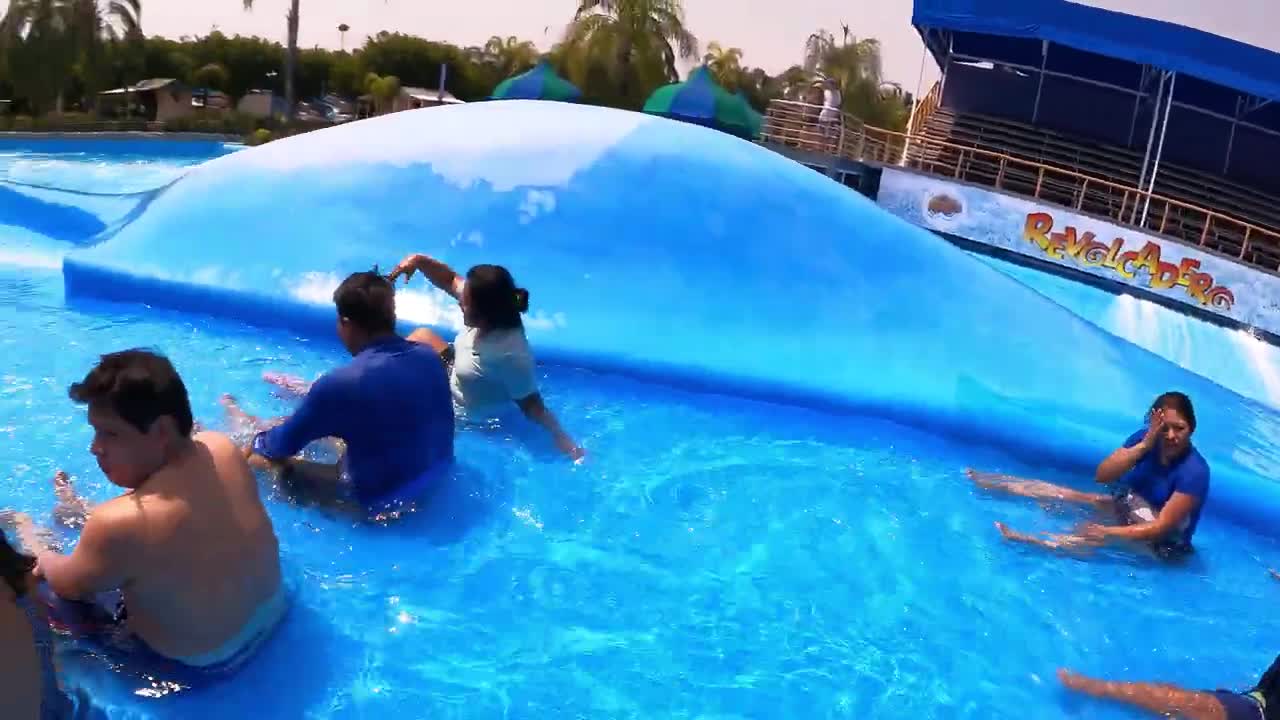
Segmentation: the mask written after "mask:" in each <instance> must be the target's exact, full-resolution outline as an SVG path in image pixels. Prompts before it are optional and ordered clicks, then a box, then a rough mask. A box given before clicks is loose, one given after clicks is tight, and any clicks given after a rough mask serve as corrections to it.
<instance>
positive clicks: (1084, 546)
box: [965, 468, 1115, 552]
mask: <svg viewBox="0 0 1280 720" xmlns="http://www.w3.org/2000/svg"><path fill="white" fill-rule="evenodd" d="M965 475H968V476H969V479H970V480H972V481H973V483H974V484H975V485H977V486H978V487H980V488H982V489H984V490H994V491H998V492H1004V493H1007V494H1009V495H1017V496H1019V497H1025V498H1031V499H1033V500H1040V501H1042V505H1043V504H1044V502H1064V503H1071V504H1073V505H1083V506H1085V507H1089V508H1093V509H1095V510H1105V509H1107V508H1111V507H1113V506H1114V503H1115V500H1114V498H1112V497H1111V496H1110V495H1108V494H1105V493H1087V492H1081V491H1080V490H1075V489H1072V488H1069V487H1063V486H1062V485H1054V484H1053V483H1048V482H1045V481H1043V480H1028V479H1025V478H1019V477H1014V476H1012V475H1000V474H998V473H987V472H980V471H978V470H974V469H973V468H968V469H966V470H965ZM996 529H997V530H999V531H1000V534H1001V535H1002V536H1004V538H1005V539H1006V540H1012V541H1014V542H1020V543H1026V544H1028V545H1035V546H1038V547H1042V548H1046V549H1049V550H1067V551H1075V552H1080V551H1087V550H1090V549H1092V548H1093V547H1095V546H1096V543H1092V542H1088V541H1085V540H1084V539H1082V538H1080V537H1077V536H1074V535H1055V534H1050V533H1045V534H1044V536H1043V537H1037V536H1035V535H1031V534H1028V533H1023V532H1018V531H1016V530H1013V529H1010V528H1009V526H1008V525H1005V524H1004V523H1002V522H997V523H996Z"/></svg>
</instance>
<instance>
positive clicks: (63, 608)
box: [35, 585, 288, 686]
mask: <svg viewBox="0 0 1280 720" xmlns="http://www.w3.org/2000/svg"><path fill="white" fill-rule="evenodd" d="M35 597H36V598H38V600H39V601H40V602H42V603H43V604H44V605H45V608H46V610H47V617H48V620H49V626H50V627H51V628H52V629H53V630H54V631H55V632H57V633H59V634H61V635H64V636H67V637H69V638H71V639H72V641H73V643H82V644H83V646H82V647H83V649H85V650H87V651H88V652H90V653H93V654H98V655H106V656H107V657H108V658H110V659H112V660H114V661H117V662H118V663H119V664H120V665H122V666H124V667H126V668H129V669H130V670H132V671H135V672H141V673H145V674H147V675H152V676H157V677H163V678H165V679H168V680H172V681H174V682H177V683H180V684H182V685H187V686H192V685H200V684H205V683H207V682H209V681H211V680H213V679H216V678H219V677H226V676H229V675H232V674H234V673H235V672H237V671H238V670H239V669H240V668H241V667H242V666H244V665H245V663H247V662H248V661H249V660H250V659H251V658H252V657H253V656H254V655H255V654H256V653H257V651H258V649H259V648H260V647H261V646H262V645H263V644H264V643H265V642H266V641H267V639H268V638H270V636H271V635H272V634H273V633H274V631H275V629H276V627H277V626H278V625H279V624H280V622H281V621H282V619H283V617H284V614H285V613H286V611H287V609H288V601H287V593H286V592H285V590H284V587H283V586H282V587H281V589H280V591H279V592H278V593H277V594H276V596H275V597H273V598H272V599H271V600H269V601H268V602H266V603H263V605H262V606H261V607H260V608H259V610H258V612H257V613H255V615H254V617H252V618H251V619H250V620H249V622H248V623H246V626H245V629H244V630H243V631H241V632H240V633H239V634H238V635H237V636H236V637H235V638H232V639H231V640H230V641H228V642H227V643H226V644H225V646H224V648H222V649H219V650H217V651H214V652H210V653H205V654H204V655H201V656H197V657H190V658H181V659H175V658H170V657H167V656H164V655H161V654H160V653H157V652H156V651H154V650H152V649H151V648H150V647H149V646H147V644H146V643H145V642H143V641H142V639H141V638H139V637H138V636H136V635H134V634H133V633H132V632H130V631H129V629H128V627H127V620H128V610H127V608H125V605H124V600H123V597H122V595H121V594H120V593H119V592H118V591H113V592H106V593H100V594H99V595H98V596H97V597H95V598H94V599H93V600H92V601H87V602H86V601H78V600H66V599H64V598H61V597H58V596H57V595H56V594H54V592H53V591H52V590H50V589H49V588H48V586H47V585H41V586H40V589H39V590H38V591H37V592H36V593H35Z"/></svg>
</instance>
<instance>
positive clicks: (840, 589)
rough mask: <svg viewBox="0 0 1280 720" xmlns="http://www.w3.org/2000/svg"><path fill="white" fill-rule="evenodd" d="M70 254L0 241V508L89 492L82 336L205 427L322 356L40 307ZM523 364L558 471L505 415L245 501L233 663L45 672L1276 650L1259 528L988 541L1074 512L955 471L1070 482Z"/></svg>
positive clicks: (284, 677)
mask: <svg viewBox="0 0 1280 720" xmlns="http://www.w3.org/2000/svg"><path fill="white" fill-rule="evenodd" d="M115 171H116V172H119V173H120V174H121V175H124V174H128V173H130V172H132V171H133V169H132V168H129V167H128V166H121V167H119V168H116V170H115ZM122 182H125V181H122ZM69 247H70V245H69V244H68V243H59V242H54V241H50V240H48V239H47V238H43V237H39V236H36V235H33V234H30V233H14V232H10V230H9V229H4V228H0V248H3V249H5V250H6V251H7V252H10V253H11V255H13V256H14V257H16V258H17V260H16V261H13V262H6V261H4V259H3V257H2V256H0V357H2V358H4V360H3V364H2V365H0V438H2V439H3V443H0V468H5V469H7V477H8V478H9V481H8V482H6V483H4V484H2V485H0V507H17V508H21V509H23V510H26V511H28V512H31V513H33V514H34V515H35V516H36V517H38V518H47V517H48V514H49V510H50V508H51V507H52V496H51V493H50V492H49V484H48V483H49V479H50V478H51V476H52V473H53V471H54V470H55V469H57V468H59V467H62V468H65V469H67V470H68V471H70V472H71V473H72V474H74V475H76V476H77V477H78V478H79V480H80V482H81V487H82V488H83V489H84V490H85V491H86V492H87V493H88V494H90V495H91V496H93V497H95V498H98V499H102V498H105V497H108V496H109V494H110V493H111V488H109V487H108V486H107V485H106V483H105V481H104V480H103V479H101V478H100V477H98V476H97V474H96V472H95V471H94V470H93V463H92V461H91V460H90V458H89V455H88V453H87V452H86V448H87V445H88V441H89V434H88V432H87V430H86V428H85V427H84V425H83V420H82V414H81V413H82V411H81V410H80V409H79V408H76V407H75V406H73V405H72V404H71V403H70V402H69V401H68V400H67V399H66V396H65V389H66V386H67V385H68V384H69V383H70V382H72V381H73V380H75V379H78V378H79V377H80V375H81V374H82V373H83V372H84V370H85V369H86V368H87V367H88V366H89V365H90V364H91V363H92V362H93V359H94V358H95V356H96V355H97V354H98V353H100V352H103V351H107V350H112V349H118V348H120V347H124V346H130V345H149V346H154V347H158V348H160V349H163V350H165V351H166V352H168V353H169V354H170V355H171V356H172V357H173V359H174V361H175V363H176V364H177V366H178V368H179V369H180V370H181V371H182V372H183V374H184V376H185V377H186V379H187V381H188V386H189V388H190V390H191V393H192V398H193V402H194V405H195V408H196V412H197V415H198V416H199V417H200V419H202V420H204V421H206V422H207V423H209V424H212V425H217V424H219V422H220V417H221V416H220V414H219V407H218V405H217V398H218V396H219V394H220V393H222V392H227V391H230V392H233V393H235V394H237V395H238V396H239V397H240V398H241V400H242V401H243V402H244V403H245V404H246V406H248V407H249V408H251V409H255V410H258V411H260V412H263V413H264V414H265V413H267V412H284V411H286V410H287V405H286V404H284V402H283V401H280V400H278V399H276V398H273V397H272V396H271V395H270V393H269V392H268V390H267V388H266V387H265V386H264V385H263V384H262V383H261V382H260V380H259V377H260V375H261V373H262V372H263V371H264V370H268V369H271V370H286V371H293V372H296V373H299V374H302V375H306V376H310V375H314V374H316V373H318V372H321V371H322V370H324V369H325V368H327V367H330V366H332V365H333V364H334V363H337V362H341V361H342V359H343V358H342V354H341V352H340V351H339V350H338V349H337V347H336V346H335V345H333V344H330V343H328V342H325V341H324V340H323V339H322V338H309V339H306V340H301V339H299V338H296V337H293V336H291V335H290V334H288V333H285V332H281V331H273V330H262V329H253V328H249V327H245V326H241V325H237V324H233V323H229V322H221V321H212V320H207V319H197V318H193V317H191V316H184V315H179V314H174V313H170V312H164V311H158V310H152V309H147V308H143V307H138V306H118V305H109V304H104V303H100V302H95V301H89V300H76V301H75V302H73V303H71V304H68V302H67V300H66V299H65V297H64V295H63V288H62V282H61V275H60V273H59V272H58V269H57V268H58V258H59V257H60V254H61V253H63V252H65V251H66V250H67V249H69ZM543 372H544V378H543V382H544V388H545V390H546V392H547V395H548V401H549V403H550V404H551V406H552V407H554V408H555V409H556V410H557V411H558V412H559V413H560V415H561V417H562V419H563V421H564V423H565V424H566V426H567V427H568V428H570V429H571V430H572V431H573V432H575V433H576V434H578V435H579V436H581V438H582V439H583V442H584V444H585V445H586V446H587V448H588V449H589V452H590V458H589V462H587V463H586V464H584V465H581V466H577V467H574V466H571V465H568V464H566V463H564V462H563V461H561V460H560V459H559V458H557V457H556V456H555V455H554V454H553V453H551V452H550V450H549V449H548V448H547V447H545V446H544V444H543V442H542V440H541V438H540V437H539V436H538V434H536V433H529V432H527V431H526V430H525V429H524V428H522V427H521V426H515V427H506V428H498V429H495V430H487V431H486V430H479V429H468V430H466V431H464V432H463V433H462V434H461V435H460V437H459V440H458V453H459V456H460V457H462V458H464V459H465V462H466V464H467V466H468V472H467V473H465V474H464V475H463V476H462V478H463V479H462V480H461V481H459V482H457V483H456V484H455V485H453V486H451V487H450V488H448V490H447V492H446V494H445V499H446V501H445V502H442V503H440V505H439V506H438V507H435V508H432V509H430V510H427V511H423V512H421V513H419V514H418V515H416V516H414V517H412V518H410V519H409V520H408V521H405V522H402V523H400V524H398V525H394V526H390V527H376V526H364V525H353V524H351V523H349V522H346V521H341V520H338V519H334V518H328V517H324V516H320V515H317V514H315V513H313V512H309V511H303V510H300V509H297V508H294V507H291V506H289V505H287V504H285V503H283V502H281V501H278V500H274V499H273V500H271V501H270V502H269V509H270V512H271V514H272V517H273V519H274V521H275V523H276V528H277V532H278V533H279V535H280V537H281V541H282V547H283V550H284V553H285V558H286V567H287V572H288V576H289V578H290V581H291V583H292V584H293V585H294V586H295V587H296V589H297V606H296V610H295V612H294V613H293V615H292V616H291V617H290V619H289V621H288V622H287V624H286V626H285V627H284V628H283V630H282V632H281V633H280V635H278V636H277V638H276V639H275V640H274V641H273V643H272V644H271V645H270V646H269V647H268V648H267V649H266V650H265V651H264V652H263V654H262V655H261V656H259V657H258V658H257V659H256V660H255V662H254V663H253V664H252V665H251V666H250V667H248V668H247V669H246V670H245V671H244V672H243V673H241V674H240V675H239V676H237V677H236V678H235V680H234V681H232V682H230V683H227V684H224V685H221V686H219V687H216V688H208V689H203V690H193V691H188V692H181V693H176V694H170V695H167V696H165V697H161V698H152V697H147V695H150V694H157V693H155V692H154V690H155V688H153V687H152V686H151V685H150V684H148V683H145V682H141V681H139V680H138V679H137V678H133V677H130V676H128V675H127V674H124V673H113V672H110V671H108V670H106V669H104V668H103V667H101V666H99V665H98V664H96V663H95V662H93V661H92V660H91V659H84V658H80V659H77V658H66V659H65V662H66V668H67V673H68V677H69V678H70V680H71V682H73V683H75V684H80V685H84V686H87V687H88V688H90V689H91V691H92V692H93V694H94V695H95V696H96V697H97V698H98V699H99V701H100V702H102V703H103V704H104V705H106V706H107V708H108V711H109V714H110V716H111V717H112V718H125V717H145V718H215V717H218V718H220V717H226V716H228V715H230V714H231V713H241V714H242V715H243V716H246V717H264V718H298V717H305V718H315V719H318V720H322V719H323V720H327V719H328V718H376V717H383V716H390V717H403V718H451V717H457V718H463V717H465V718H544V717H583V718H606V717H607V718H653V717H672V718H773V717H788V718H790V717H824V718H826V717H832V718H841V717H849V718H863V717H876V718H886V719H889V720H896V719H898V718H901V719H904V720H905V719H906V718H1027V717H1036V718H1041V717H1043V718H1058V717H1062V718H1103V719H1104V720H1105V719H1109V718H1128V717H1138V716H1136V715H1132V714H1128V713H1125V712H1120V711H1115V710H1113V709H1110V708H1106V707H1102V706H1098V705H1095V704H1092V703H1087V702H1082V701H1079V700H1074V699H1069V698H1066V697H1065V696H1064V695H1063V694H1062V693H1061V692H1060V691H1059V690H1058V689H1057V686H1056V682H1055V680H1054V679H1053V672H1054V669H1055V668H1056V667H1058V666H1059V665H1064V664H1065V665H1069V666H1072V667H1075V668H1077V669H1080V670H1082V671H1086V672H1092V673H1098V674H1102V675H1109V676H1117V677H1127V678H1152V679H1163V680H1173V681H1177V682H1180V683H1185V684H1189V685H1192V686H1208V687H1217V686H1227V687H1234V686H1242V685H1246V684H1248V683H1251V682H1252V681H1253V680H1254V679H1255V677H1256V675H1257V673H1258V672H1260V671H1261V669H1263V668H1264V667H1265V665H1266V664H1267V663H1268V662H1269V661H1270V660H1271V658H1272V657H1274V653H1275V651H1276V648H1275V645H1274V641H1273V640H1274V637H1275V634H1276V629H1277V628H1276V624H1277V621H1276V620H1275V619H1274V618H1275V614H1274V613H1271V612H1269V611H1268V608H1269V607H1271V606H1272V605H1273V604H1274V603H1275V601H1276V600H1277V598H1280V583H1275V582H1274V581H1271V580H1269V579H1268V578H1267V577H1266V575H1265V568H1266V567H1267V566H1268V565H1275V564H1276V563H1277V562H1280V543H1277V541H1276V540H1274V539H1272V538H1268V537H1263V536H1259V535H1255V534H1252V533H1250V532H1247V531H1245V530H1242V529H1240V528H1239V527H1237V526H1235V525H1232V524H1228V523H1225V522H1222V521H1220V520H1217V519H1213V518H1209V519H1206V522H1205V523H1204V524H1203V525H1202V529H1201V531H1200V533H1199V534H1198V536H1197V541H1198V544H1199V546H1200V549H1201V552H1200V553H1199V556H1198V558H1197V559H1196V561H1195V562H1194V563H1193V564H1192V565H1191V566H1190V567H1189V568H1183V569H1172V568H1167V567H1162V566H1159V565H1154V564H1151V563H1147V562H1143V561H1140V560H1133V559H1129V558H1126V557H1122V556H1103V557H1100V558H1096V559H1094V560H1093V561H1089V562H1082V561H1076V560H1068V559H1059V558H1052V557H1049V556H1046V555H1043V554H1040V553H1036V552H1031V551H1026V550H1022V549H1017V548H1012V547H1009V546H1007V545H1005V544H1004V543H1002V542H1000V541H999V539H998V536H997V535H996V533H995V532H994V530H993V528H992V524H991V523H992V521H993V520H996V519H1003V520H1006V521H1007V522H1009V523H1010V524H1011V525H1013V526H1015V527H1020V528H1025V529H1030V530H1038V529H1059V528H1065V527H1067V526H1069V525H1070V524H1071V523H1072V522H1073V521H1074V520H1076V519H1078V516H1075V515H1072V514H1070V513H1051V514H1046V513H1045V512H1043V511H1042V510H1041V509H1040V508H1038V507H1036V506H1035V505H1034V504H1030V503H1022V502H1017V501H1008V500H1003V499H998V498H990V497H986V496H983V495H981V494H978V493H976V492H975V491H974V490H973V489H972V488H971V487H970V486H969V485H968V483H967V481H966V480H965V479H964V477H963V476H962V474H961V471H962V469H963V468H964V467H965V466H966V465H975V466H979V467H984V468H989V469H1000V470H1005V471H1008V472H1013V473H1020V474H1032V473H1034V474H1036V475H1038V476H1040V477H1044V478H1046V479H1050V480H1063V481H1067V482H1075V483H1077V484H1080V483H1081V479H1080V478H1078V477H1074V478H1073V477H1069V476H1066V475H1064V474H1062V473H1060V472H1057V471H1055V470H1053V469H1052V468H1048V467H1042V466H1039V465H1038V464H1035V463H1028V462H1026V461H1016V460H1014V459H1012V458H1010V457H1009V456H1006V455H1004V454H1002V453H1000V452H998V451H995V450H992V449H989V448H986V447H984V446H983V445H982V443H981V442H980V441H978V440H970V441H965V442H961V441H958V440H954V439H948V438H944V437H940V436H936V435H932V434H928V433H925V432H922V431H919V430H915V429H912V428H910V427H907V426H903V425H897V424H893V423H889V422H885V421H881V420H876V419H871V418H867V417H860V416H856V415H836V414H825V413H821V412H817V411H810V410H804V409H798V408H795V407H789V406H783V405H776V404H767V403H761V402H752V401H746V400H741V399H736V398H732V397H727V396H721V395H714V394H695V393H688V392H683V391H678V390H673V389H670V388H667V387H664V386H660V385H654V384H646V383H641V382H637V381H632V380H626V379H622V378H619V377H614V376H610V375H601V374H597V373H592V372H587V371H582V370H574V369H571V368H564V367H551V368H544V369H543ZM1259 413H1260V415H1259V416H1258V417H1257V418H1254V419H1253V420H1254V422H1255V423H1256V424H1257V425H1258V426H1260V427H1275V426H1276V425H1275V422H1274V418H1273V417H1271V416H1269V415H1267V414H1266V413H1264V412H1262V411H1259ZM139 690H144V691H150V692H142V693H140V692H139Z"/></svg>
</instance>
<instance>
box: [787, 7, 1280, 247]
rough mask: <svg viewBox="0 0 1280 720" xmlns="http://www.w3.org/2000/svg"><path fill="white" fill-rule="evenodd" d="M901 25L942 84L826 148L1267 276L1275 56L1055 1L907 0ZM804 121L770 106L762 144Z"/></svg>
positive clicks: (793, 131) (1278, 68)
mask: <svg viewBox="0 0 1280 720" xmlns="http://www.w3.org/2000/svg"><path fill="white" fill-rule="evenodd" d="M913 23H914V24H915V26H916V28H917V29H918V30H919V32H920V35H921V37H922V38H923V39H924V42H925V45H926V47H927V48H928V50H929V52H930V53H931V54H932V56H933V58H934V59H935V60H936V62H937V63H938V66H939V68H940V69H941V71H942V79H941V80H940V81H939V83H938V84H937V85H935V86H934V88H933V90H932V91H931V92H930V93H929V94H928V95H927V96H926V97H925V98H923V99H922V101H921V102H920V103H918V105H917V108H916V112H915V113H914V114H913V117H912V124H911V126H910V127H909V129H908V133H907V134H898V133H890V132H887V131H882V130H877V129H875V128H864V127H862V126H861V125H860V124H859V123H858V122H857V121H856V120H854V119H851V118H847V119H846V131H847V132H846V135H845V136H844V137H841V138H840V139H839V142H838V146H830V144H828V145H829V146H828V147H825V148H822V149H823V150H825V151H826V152H827V153H828V154H834V155H838V156H842V157H844V158H847V159H849V160H862V161H870V162H872V163H883V164H902V165H906V166H909V167H915V168H918V169H921V170H924V171H927V172H932V173H937V174H943V175H947V176H950V177H954V178H956V179H959V180H963V181H967V182H973V183H980V184H985V185H992V186H995V187H999V188H1001V189H1003V190H1006V191H1008V192H1013V193H1017V194H1022V195H1030V196H1033V197H1037V198H1040V199H1043V200H1046V201H1049V202H1053V203H1056V204H1060V205H1064V206H1066V207H1070V208H1075V209H1079V210H1082V211H1084V212H1086V213H1089V214H1094V215H1098V216H1101V217H1105V218H1109V219H1113V220H1119V221H1122V222H1126V223H1130V224H1135V225H1139V226H1142V227H1144V228H1146V229H1148V230H1150V231H1153V232H1157V233H1162V234H1165V235H1168V236H1171V237H1174V238H1177V239H1180V240H1182V241H1184V242H1188V243H1191V244H1195V245H1200V246H1203V247H1205V248H1207V249H1210V250H1213V251H1216V252H1219V253H1222V254H1226V255H1229V256H1232V257H1235V258H1239V259H1241V260H1243V261H1244V262H1246V263H1249V264H1253V265H1258V266H1260V267H1265V268H1267V269H1270V270H1272V271H1274V270H1276V269H1277V267H1280V167H1277V163H1280V54H1277V53H1274V52H1270V51H1267V50H1264V49H1261V48H1257V47H1253V46H1250V45H1246V44H1243V43H1240V42H1236V41H1234V40H1230V39H1227V38H1223V37H1220V36H1217V35H1212V34H1210V33H1206V32H1202V31H1200V30H1196V29H1192V28H1188V27H1183V26H1179V25H1174V24H1171V23H1167V22H1161V21H1158V20H1151V19H1147V18H1141V17H1135V16H1132V15H1125V14H1122V13H1118V12H1113V11H1108V10H1103V9H1098V8H1092V7H1088V6H1084V5H1079V4H1076V3H1073V2H1066V1H1065V0H916V2H915V11H914V17H913ZM803 113H804V111H803V109H801V108H799V107H790V108H789V107H787V103H785V102H784V103H778V104H777V107H771V108H770V116H771V117H770V118H769V119H768V120H767V121H766V128H765V136H766V140H767V141H770V142H773V143H775V144H782V145H790V146H792V147H804V146H805V142H804V139H803V138H800V140H799V141H797V140H796V138H799V137H800V135H798V134H797V133H800V132H801V131H800V130H799V128H800V127H801V126H802V125H803V124H804V123H803V122H801V120H802V115H803ZM833 169H834V168H833Z"/></svg>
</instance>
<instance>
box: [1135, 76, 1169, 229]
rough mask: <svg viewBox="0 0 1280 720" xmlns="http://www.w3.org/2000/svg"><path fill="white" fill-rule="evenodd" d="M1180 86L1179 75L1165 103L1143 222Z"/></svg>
mask: <svg viewBox="0 0 1280 720" xmlns="http://www.w3.org/2000/svg"><path fill="white" fill-rule="evenodd" d="M1177 84H1178V73H1173V77H1172V79H1170V80H1169V98H1168V101H1167V102H1166V103H1165V109H1164V120H1163V121H1162V122H1161V123H1160V146H1159V147H1158V148H1156V161H1155V163H1154V164H1153V165H1152V166H1151V182H1150V183H1148V184H1147V199H1146V201H1145V202H1143V203H1142V222H1141V223H1139V225H1145V224H1146V222H1147V209H1148V208H1149V207H1151V193H1153V192H1155V189H1156V176H1157V175H1159V174H1160V158H1161V157H1163V156H1164V136H1165V133H1167V132H1168V131H1169V115H1170V114H1171V113H1172V112H1173V89H1174V87H1175V86H1176V85H1177Z"/></svg>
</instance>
